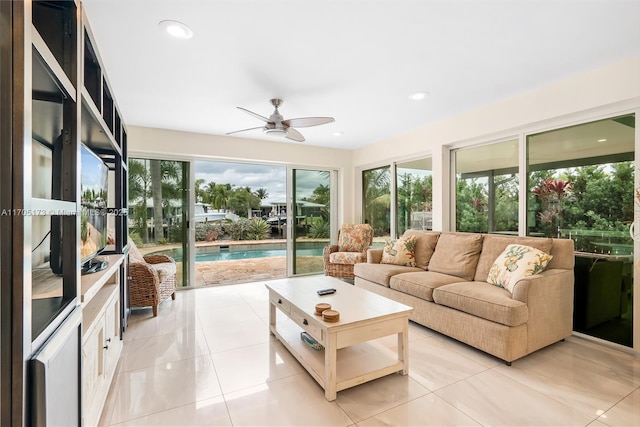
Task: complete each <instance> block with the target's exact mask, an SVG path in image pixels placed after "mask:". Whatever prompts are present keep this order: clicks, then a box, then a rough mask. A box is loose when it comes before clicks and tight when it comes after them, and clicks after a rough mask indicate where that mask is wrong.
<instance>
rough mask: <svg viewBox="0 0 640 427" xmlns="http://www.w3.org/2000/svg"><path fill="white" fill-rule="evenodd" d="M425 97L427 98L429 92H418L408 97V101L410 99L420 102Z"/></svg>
mask: <svg viewBox="0 0 640 427" xmlns="http://www.w3.org/2000/svg"><path fill="white" fill-rule="evenodd" d="M427 96H429V92H426V91H419V92H415V93H412V94H411V95H409V99H412V100H414V101H420V100H421V99H425V98H426V97H427Z"/></svg>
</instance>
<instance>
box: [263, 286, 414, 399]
mask: <svg viewBox="0 0 640 427" xmlns="http://www.w3.org/2000/svg"><path fill="white" fill-rule="evenodd" d="M266 287H267V288H268V289H269V325H270V327H269V328H270V331H271V333H273V334H274V335H275V336H276V337H277V338H278V340H280V341H281V342H282V344H284V346H285V347H286V348H287V349H288V350H289V351H290V352H291V354H292V355H293V356H294V357H295V358H296V359H298V361H299V362H300V364H302V366H303V367H304V368H305V369H306V370H307V371H308V372H309V373H310V374H311V376H312V377H313V378H314V379H315V380H316V381H317V382H318V384H320V386H322V387H323V388H324V393H325V397H326V399H327V400H335V399H336V396H337V392H338V391H340V390H344V389H346V388H349V387H353V386H356V385H359V384H362V383H364V382H367V381H371V380H373V379H376V378H380V377H383V376H385V375H389V374H391V373H394V372H400V373H402V375H406V374H407V373H408V371H409V358H408V354H409V353H408V351H409V349H408V329H409V314H411V312H412V311H413V308H411V307H409V306H406V305H404V304H400V303H398V302H395V301H393V300H390V299H388V298H385V297H382V296H380V295H377V294H374V293H373V292H369V291H366V290H364V289H360V288H356V287H355V286H353V285H350V284H348V283H345V282H343V281H341V280H338V279H335V278H333V277H327V276H309V277H299V278H290V279H283V280H275V281H272V282H269V283H268V284H266ZM326 288H334V289H336V290H337V292H336V293H334V294H331V295H326V296H318V294H317V293H316V291H318V290H319V289H326ZM320 302H326V303H329V304H331V308H332V309H333V310H337V311H338V312H340V320H339V321H338V322H335V323H329V322H325V321H323V320H322V317H321V316H317V315H315V314H314V313H315V306H316V304H317V303H320ZM276 307H278V309H279V311H280V312H282V313H283V314H284V315H285V316H282V315H277V314H276ZM276 320H277V321H276ZM302 331H306V332H307V333H309V334H310V335H311V336H312V337H313V338H315V340H316V341H318V342H319V343H320V344H322V345H323V346H324V350H314V349H313V348H311V347H310V346H309V345H308V344H306V343H305V342H304V341H302V339H301V338H300V333H301V332H302ZM393 334H397V335H398V352H397V354H396V353H395V352H393V351H391V350H390V349H389V348H387V347H385V346H384V345H382V344H380V343H378V342H375V341H372V340H375V339H377V338H382V337H385V336H388V335H393Z"/></svg>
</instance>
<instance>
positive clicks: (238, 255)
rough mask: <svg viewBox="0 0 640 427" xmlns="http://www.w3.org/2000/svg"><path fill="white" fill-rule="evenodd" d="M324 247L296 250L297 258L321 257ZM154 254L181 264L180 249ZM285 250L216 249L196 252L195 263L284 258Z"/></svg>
mask: <svg viewBox="0 0 640 427" xmlns="http://www.w3.org/2000/svg"><path fill="white" fill-rule="evenodd" d="M323 248H324V245H322V246H319V247H309V248H298V249H297V250H296V254H297V256H322V250H323ZM154 253H156V254H164V255H169V256H170V257H172V258H173V259H174V260H175V261H176V262H182V248H176V249H169V250H164V251H158V252H154ZM286 255H287V250H286V249H284V248H283V249H259V248H255V249H238V250H236V249H226V248H221V249H218V248H217V247H216V248H214V249H212V250H203V249H199V250H196V256H195V261H196V262H207V261H231V260H239V259H250V258H266V257H275V256H286Z"/></svg>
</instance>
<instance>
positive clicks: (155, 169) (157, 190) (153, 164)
mask: <svg viewBox="0 0 640 427" xmlns="http://www.w3.org/2000/svg"><path fill="white" fill-rule="evenodd" d="M149 168H150V169H151V196H152V197H153V230H154V241H155V242H159V241H160V240H161V239H164V228H163V227H162V169H161V167H160V160H150V161H149Z"/></svg>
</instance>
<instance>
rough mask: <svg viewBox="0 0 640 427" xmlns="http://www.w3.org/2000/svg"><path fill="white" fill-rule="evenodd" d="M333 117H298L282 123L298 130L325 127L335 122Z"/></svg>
mask: <svg viewBox="0 0 640 427" xmlns="http://www.w3.org/2000/svg"><path fill="white" fill-rule="evenodd" d="M335 121H336V120H335V119H334V118H333V117H298V118H297V119H287V120H283V121H282V123H283V124H285V125H287V126H290V127H297V128H308V127H310V126H318V125H324V124H327V123H331V122H335Z"/></svg>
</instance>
